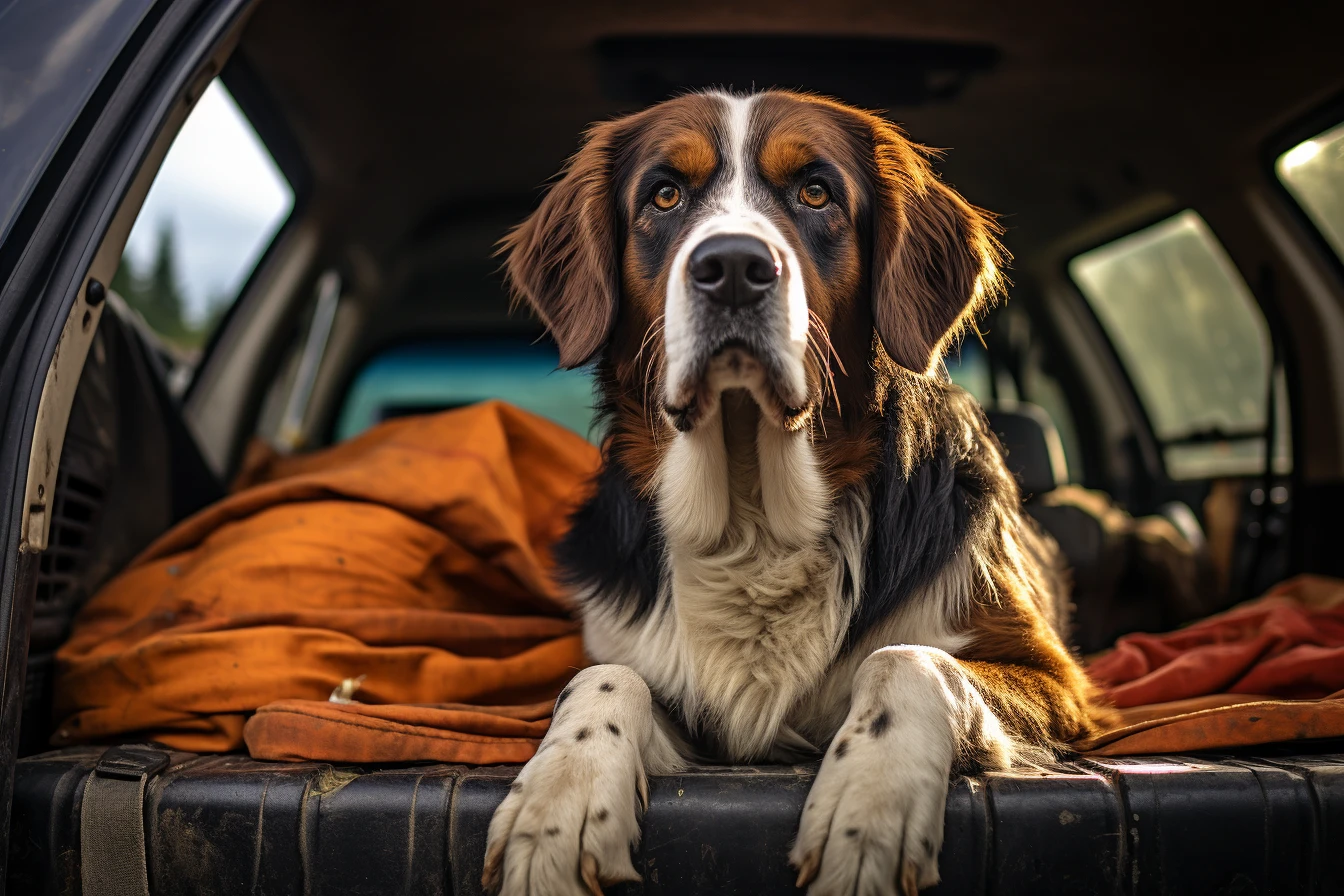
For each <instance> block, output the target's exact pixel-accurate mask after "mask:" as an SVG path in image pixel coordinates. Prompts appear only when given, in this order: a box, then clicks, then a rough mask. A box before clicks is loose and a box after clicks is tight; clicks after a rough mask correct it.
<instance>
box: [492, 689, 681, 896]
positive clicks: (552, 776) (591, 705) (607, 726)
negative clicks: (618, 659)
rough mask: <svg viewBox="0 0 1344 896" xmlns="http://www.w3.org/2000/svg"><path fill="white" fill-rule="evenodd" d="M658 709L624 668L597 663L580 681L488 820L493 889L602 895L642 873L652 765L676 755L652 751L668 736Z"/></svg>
mask: <svg viewBox="0 0 1344 896" xmlns="http://www.w3.org/2000/svg"><path fill="white" fill-rule="evenodd" d="M562 702H563V703H564V709H563V711H562V710H561V708H560V706H561V703H562ZM650 707H651V703H650V697H649V689H648V686H647V685H645V684H644V682H643V681H642V680H641V679H640V678H639V676H638V675H636V674H635V673H634V672H633V671H631V670H629V669H626V668H624V667H622V666H590V667H589V668H587V669H585V670H584V671H582V672H580V673H579V674H578V675H577V676H576V677H575V678H574V681H573V682H572V683H571V684H570V686H569V687H568V688H567V689H566V691H565V693H564V694H562V695H561V699H560V700H557V701H556V716H555V719H554V720H553V721H552V723H551V730H550V731H549V732H547V734H546V739H545V740H544V741H543V742H542V745H541V749H539V750H538V751H537V755H536V756H534V757H532V761H531V762H529V763H528V764H527V765H526V766H524V767H523V770H522V771H521V772H520V773H519V774H518V778H517V780H515V781H514V782H513V784H512V785H510V787H509V794H508V796H506V797H505V798H504V802H502V803H500V805H499V808H498V809H496V810H495V816H494V818H492V819H491V820H490V832H489V834H488V836H487V841H486V851H485V873H484V874H483V875H482V876H481V884H482V886H484V887H485V889H486V890H487V891H489V892H502V893H503V894H504V896H515V894H524V893H526V894H530V896H557V894H558V896H569V894H574V896H584V894H596V896H601V893H602V887H603V886H604V885H607V884H613V883H616V882H618V881H624V880H631V881H637V880H639V879H640V877H639V874H638V873H636V871H635V867H634V865H632V864H631V862H630V849H631V847H633V846H635V845H637V844H638V842H639V817H640V813H641V810H642V809H643V808H645V807H647V806H648V803H649V791H648V779H647V777H646V774H645V768H646V762H647V761H652V762H653V765H652V766H651V767H652V768H653V769H654V770H655V771H657V770H658V769H660V768H663V767H664V766H667V765H668V762H669V761H670V759H669V757H671V756H674V755H675V754H673V753H671V752H670V748H667V747H665V746H664V747H663V748H662V749H661V752H659V750H658V749H654V748H657V747H660V745H662V744H663V741H662V740H659V739H658V738H657V736H656V732H655V730H654V723H653V716H652V712H651V708H650ZM650 749H654V752H653V753H652V754H648V755H646V754H647V752H648V751H649V750H650ZM663 754H667V755H663ZM660 757H661V759H660ZM660 761H661V763H662V764H661V765H660V764H659V763H660Z"/></svg>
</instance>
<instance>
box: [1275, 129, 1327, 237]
mask: <svg viewBox="0 0 1344 896" xmlns="http://www.w3.org/2000/svg"><path fill="white" fill-rule="evenodd" d="M1274 172H1275V173H1276V174H1277V175H1278V176H1279V180H1280V181H1282V182H1283V185H1284V186H1285V187H1287V188H1288V192H1289V193H1291V194H1292V195H1293V198H1294V199H1296V200H1297V201H1298V203H1299V204H1300V205H1301V206H1302V208H1303V210H1304V211H1305V212H1306V213H1307V216H1308V217H1310V218H1311V220H1312V222H1313V223H1315V225H1316V226H1317V227H1318V228H1320V231H1321V233H1322V234H1324V235H1325V238H1326V240H1328V241H1329V243H1330V245H1331V246H1333V247H1334V249H1335V252H1336V253H1337V254H1338V255H1339V257H1340V258H1344V124H1340V125H1337V126H1336V127H1334V128H1332V129H1330V130H1328V131H1326V132H1325V133H1323V134H1318V135H1317V136H1315V137H1313V138H1311V139H1310V140H1306V141H1303V142H1302V143H1299V144H1298V145H1297V146H1294V147H1293V148H1292V149H1290V150H1288V151H1287V152H1285V153H1284V154H1283V155H1281V156H1279V158H1278V161H1277V162H1276V163H1275V165H1274Z"/></svg>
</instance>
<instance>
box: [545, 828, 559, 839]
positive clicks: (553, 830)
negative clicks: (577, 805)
mask: <svg viewBox="0 0 1344 896" xmlns="http://www.w3.org/2000/svg"><path fill="white" fill-rule="evenodd" d="M559 834H560V829H559V828H547V829H546V836H547V837H555V836H558V835H559Z"/></svg>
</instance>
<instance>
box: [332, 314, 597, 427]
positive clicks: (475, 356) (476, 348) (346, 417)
mask: <svg viewBox="0 0 1344 896" xmlns="http://www.w3.org/2000/svg"><path fill="white" fill-rule="evenodd" d="M559 360H560V359H559V356H558V355H557V354H556V352H555V349H554V347H552V346H551V345H549V344H546V343H542V344H537V345H533V344H531V343H529V342H526V341H521V342H520V341H515V340H488V339H479V340H471V341H466V340H462V341H443V342H428V343H420V344H416V345H409V346H404V347H401V348H396V349H390V350H388V351H385V352H383V353H382V354H380V355H378V356H376V357H375V358H374V359H373V360H371V361H370V362H369V363H368V364H367V365H365V366H364V367H363V369H361V370H360V372H359V374H358V375H357V376H356V377H355V380H354V383H353V384H352V385H351V387H350V391H349V392H347V393H346V397H345V400H344V402H343V403H342V407H341V410H340V413H339V415H338V416H337V422H336V432H335V437H336V439H337V440H338V441H340V440H343V439H348V438H350V437H351V436H355V435H358V434H359V433H361V432H363V431H364V430H366V429H368V428H369V427H371V426H373V425H374V424H376V423H380V422H382V421H384V420H390V419H392V418H395V417H403V416H406V415H409V414H426V413H434V412H437V411H446V410H450V409H452V408H457V407H462V406H464V405H468V404H474V403H475V402H478V401H485V400H486V399H490V398H498V399H502V400H504V401H507V402H509V403H511V404H514V405H517V406H518V407H520V408H522V409H523V410H526V411H531V412H532V413H534V414H537V415H539V416H542V417H546V418H547V419H549V420H552V421H554V422H556V423H559V424H560V425H561V426H566V427H568V428H570V429H572V430H573V431H574V432H576V433H578V434H579V435H581V436H585V437H587V438H592V439H596V438H598V435H599V434H598V433H597V432H596V431H595V429H594V427H593V416H594V413H593V378H592V375H591V374H590V373H589V372H588V371H586V370H558V369H556V365H557V364H558V363H559Z"/></svg>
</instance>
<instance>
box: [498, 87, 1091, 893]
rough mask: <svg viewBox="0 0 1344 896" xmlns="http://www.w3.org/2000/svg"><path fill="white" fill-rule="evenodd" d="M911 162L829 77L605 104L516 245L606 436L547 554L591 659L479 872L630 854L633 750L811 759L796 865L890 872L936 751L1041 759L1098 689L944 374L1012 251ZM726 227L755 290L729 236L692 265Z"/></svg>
mask: <svg viewBox="0 0 1344 896" xmlns="http://www.w3.org/2000/svg"><path fill="white" fill-rule="evenodd" d="M929 158H930V156H929V153H928V152H926V151H925V150H923V149H921V148H920V147H918V146H916V145H914V144H912V143H910V142H909V141H908V140H907V139H906V138H905V137H904V136H903V135H902V134H901V133H900V132H899V131H898V130H897V129H896V128H895V127H894V126H893V125H891V124H890V123H888V122H887V121H885V120H884V119H882V118H880V117H878V116H874V115H871V114H868V113H865V112H861V111H859V110H855V109H852V108H849V107H847V106H843V105H841V104H839V103H835V102H833V101H830V100H825V99H820V98H816V97H811V96H803V95H797V94H791V93H784V92H777V91H771V92H766V93H762V94H754V95H748V96H737V95H729V94H722V93H709V94H696V95H690V96H685V97H681V98H679V99H676V100H672V101H669V102H667V103H663V104H661V105H659V106H655V107H653V108H651V109H649V110H646V111H644V112H641V113H638V114H636V115H633V116H629V117H626V118H623V119H618V120H616V121H613V122H607V123H604V124H600V125H597V126H595V127H594V128H593V129H592V131H590V133H589V136H588V139H587V141H586V143H585V144H584V147H583V148H582V149H581V150H580V152H579V153H578V154H577V155H576V156H575V157H574V158H573V159H572V160H571V161H570V163H569V164H568V166H567V167H566V168H565V170H564V171H563V172H562V175H561V178H560V180H559V181H558V182H557V183H556V184H555V185H554V186H553V187H552V189H551V190H550V191H549V193H548V194H547V196H546V198H545V199H544V200H543V202H542V204H541V207H540V208H539V209H538V211H537V212H535V213H534V214H533V215H532V216H531V217H530V218H528V219H527V220H526V221H525V222H524V223H523V224H521V225H520V226H519V227H518V228H517V229H516V230H515V231H514V232H513V233H512V234H510V236H509V237H508V238H506V240H505V241H504V245H503V251H504V252H505V253H506V255H507V271H508V275H509V280H510V283H511V285H512V287H513V289H514V291H515V293H516V294H517V295H518V296H519V298H520V299H521V300H523V301H526V302H527V303H529V304H530V305H531V306H532V307H533V308H535V309H536V310H537V312H538V313H539V314H540V315H541V316H542V318H543V319H544V320H545V321H546V323H547V325H548V326H549V328H550V330H551V332H552V334H553V335H554V336H555V338H556V340H557V342H558V343H559V345H560V352H561V360H562V363H563V364H565V365H567V366H574V365H578V364H581V363H587V362H592V363H593V364H594V369H595V371H596V375H597V382H598V389H599V392H600V396H601V402H602V404H601V414H602V418H603V422H604V425H605V426H606V430H607V439H606V442H605V449H604V450H605V465H604V467H603V470H602V472H601V473H600V474H599V476H598V477H597V481H596V482H595V484H594V489H593V492H592V495H591V497H590V498H589V499H588V501H587V503H586V504H584V506H583V507H582V508H580V509H579V510H578V512H577V513H576V514H575V516H574V519H573V526H572V529H571V531H570V533H569V535H568V536H567V537H566V539H565V540H564V542H563V543H562V544H561V545H560V546H559V548H558V551H557V556H558V559H559V561H560V565H561V568H562V572H563V575H564V577H565V579H566V581H567V583H568V584H569V585H570V586H571V587H572V589H573V591H574V593H575V594H576V596H577V601H578V606H579V609H580V612H581V614H582V617H583V622H584V631H585V641H586V645H587V649H588V652H589V654H590V655H591V656H592V658H593V659H594V660H595V661H597V662H598V663H602V664H603V665H600V666H594V667H592V668H590V669H587V670H585V671H584V672H583V673H581V674H580V675H579V676H578V677H577V678H576V679H575V680H574V682H573V684H572V685H571V686H570V687H569V688H568V689H566V692H565V693H564V694H563V695H562V699H561V700H559V701H557V705H556V713H555V721H554V724H553V726H552V728H551V731H550V733H549V734H548V735H547V737H546V739H545V741H544V742H543V744H542V747H541V749H540V750H539V751H538V754H537V756H536V757H535V758H534V759H533V760H532V761H531V762H530V763H528V765H527V766H526V767H525V768H524V770H523V772H522V773H521V774H520V776H519V778H518V782H517V784H516V785H515V789H514V790H513V791H512V792H511V793H510V795H509V797H508V798H507V799H506V800H505V802H504V804H503V805H502V806H501V807H500V809H499V811H498V812H497V814H496V816H495V818H494V821H493V822H492V824H491V828H490V834H489V845H488V849H487V857H486V873H485V884H486V885H487V886H488V887H502V889H503V890H504V892H505V893H508V894H513V893H520V894H521V893H533V894H537V893H582V892H585V890H586V891H588V892H596V891H597V890H598V889H599V888H600V886H601V885H602V884H605V883H609V882H612V881H616V880H626V879H630V878H631V877H632V876H634V873H635V872H634V869H633V866H632V865H631V864H630V857H629V852H628V850H629V847H630V846H631V845H632V844H635V843H636V842H637V840H638V836H639V827H638V818H637V815H636V814H634V813H633V811H632V810H631V806H632V805H633V804H634V801H635V797H636V795H637V794H639V793H642V790H643V787H644V784H643V782H644V776H645V775H646V774H648V773H655V774H657V773H668V772H671V771H674V770H676V769H677V768H679V767H682V766H683V765H684V763H686V762H689V761H695V760H701V759H704V760H711V761H714V760H717V761H731V762H746V761H760V760H785V759H797V758H799V757H806V756H818V755H821V756H824V759H823V762H822V766H821V771H820V773H819V775H818V777H817V780H816V783H815V784H814V786H813V791H812V795H811V796H809V799H808V803H807V808H806V809H805V810H804V813H803V817H802V819H801V821H800V828H799V837H798V840H797V843H796V844H795V847H794V850H793V853H792V855H791V860H792V861H793V862H794V864H795V866H796V867H797V868H798V869H799V872H800V873H799V883H800V885H808V886H809V893H812V894H823V893H850V892H854V891H855V890H856V889H857V890H859V891H862V892H873V893H896V892H905V893H910V892H913V891H914V890H915V889H917V888H919V887H924V886H928V885H930V884H932V883H934V882H936V881H937V879H938V871H937V854H938V850H939V848H940V847H941V842H942V830H943V825H942V819H943V807H944V801H945V798H946V793H947V782H948V776H949V773H950V772H952V771H957V770H967V769H970V768H975V767H980V768H1002V767H1006V766H1008V765H1011V764H1013V763H1015V762H1043V761H1047V760H1048V759H1049V758H1050V757H1051V756H1052V755H1053V752H1054V751H1055V750H1058V749H1061V748H1063V747H1064V746H1065V745H1067V744H1068V742H1069V741H1071V740H1073V739H1076V738H1078V737H1080V736H1083V735H1086V734H1089V733H1091V732H1092V731H1093V730H1094V728H1095V726H1096V725H1097V724H1098V723H1099V721H1100V720H1101V719H1102V718H1103V716H1104V715H1105V710H1103V709H1101V708H1100V707H1099V706H1098V705H1097V704H1096V703H1095V701H1094V699H1093V695H1092V692H1091V690H1090V689H1089V685H1088V683H1087V680H1086V678H1085V676H1084V675H1083V673H1082V671H1081V669H1080V668H1079V666H1078V665H1077V663H1076V662H1075V660H1074V659H1073V657H1072V656H1071V654H1070V653H1069V651H1068V650H1067V649H1066V647H1065V646H1064V644H1063V642H1062V640H1061V637H1060V634H1059V632H1060V630H1061V627H1062V618H1063V617H1062V610H1061V608H1062V607H1063V606H1064V601H1065V597H1066V595H1065V589H1064V586H1063V582H1062V578H1061V576H1060V575H1059V570H1058V560H1057V555H1056V551H1055V548H1054V546H1053V545H1052V544H1051V543H1049V542H1048V541H1047V540H1046V539H1045V538H1044V537H1043V536H1042V535H1041V534H1039V533H1038V532H1037V531H1036V530H1035V529H1034V528H1033V527H1032V526H1031V525H1030V524H1029V523H1028V522H1027V521H1026V518H1025V517H1024V515H1023V514H1022V512H1021V510H1020V503H1021V500H1020V496H1019V494H1018V491H1017V487H1016V484H1015V483H1014V481H1013V479H1012V477H1011V476H1010V475H1009V474H1008V473H1007V471H1006V469H1005V467H1004V464H1003V459H1002V457H1001V454H1000V451H999V448H998V445H997V443H996V441H995V439H994V438H993V436H992V435H991V434H990V432H989V430H988V428H987V426H986V424H985V421H984V417H983V415H982V413H981V411H980V409H979V407H978V406H977V405H976V403H975V401H974V400H973V399H972V398H970V396H968V395H966V394H965V393H964V392H962V391H961V390H959V389H958V388H957V387H955V386H953V385H952V384H951V383H950V382H948V381H947V378H946V375H945V374H944V373H943V372H942V369H941V364H940V361H939V358H940V357H941V353H942V352H943V351H945V350H946V348H947V346H948V345H949V344H950V342H952V341H953V340H955V339H956V338H957V337H958V335H959V334H960V332H961V330H962V329H963V328H964V327H965V326H967V325H968V324H969V322H970V321H971V320H972V319H973V317H974V315H975V313H976V312H977V311H978V310H980V309H981V308H982V307H983V306H984V305H985V304H986V303H988V302H991V301H993V300H994V298H995V297H996V296H997V294H998V293H999V292H1000V290H1001V289H1002V285H1003V279H1002V273H1001V269H1002V265H1003V259H1004V253H1003V252H1002V250H1001V248H1000V247H999V244H998V241H997V238H996V234H997V231H996V228H995V225H994V224H993V222H992V220H991V218H990V217H989V216H988V215H987V214H985V213H984V212H982V211H980V210H978V209H976V208H974V207H973V206H971V205H969V204H968V203H966V202H965V201H964V200H963V199H962V198H961V197H959V196H958V195H957V194H956V193H955V192H954V191H953V190H951V189H950V188H949V187H947V186H946V185H945V184H943V183H942V181H941V180H940V179H939V178H938V177H937V175H936V174H935V173H934V172H933V170H932V168H931V167H930V165H929ZM725 235H731V236H732V237H733V239H734V240H736V241H737V242H736V243H734V245H738V246H740V245H745V244H750V245H752V246H757V247H758V249H759V251H760V252H767V251H768V253H769V255H768V257H769V258H771V259H773V260H774V274H773V275H770V274H769V272H768V270H765V271H764V273H761V272H760V270H761V269H759V268H758V274H756V275H753V276H756V277H757V278H758V281H759V282H757V283H756V286H753V287H752V288H753V289H756V290H758V291H761V290H763V291H764V293H765V298H763V299H760V300H758V301H754V302H752V303H747V304H737V303H734V304H725V303H724V302H723V301H722V300H721V299H718V298H715V296H716V294H717V293H716V292H715V290H716V289H718V288H719V287H717V286H714V285H713V284H712V283H710V281H709V280H707V279H706V276H707V275H706V274H705V270H709V271H710V275H709V276H711V277H712V276H713V272H714V271H716V270H722V271H727V272H728V273H725V274H723V276H746V275H741V274H735V273H733V271H736V270H737V269H736V268H733V267H732V264H733V262H732V260H731V258H729V257H728V256H724V258H725V259H728V260H727V261H725V262H724V265H726V266H721V268H714V267H713V266H712V265H711V266H710V267H709V268H707V269H704V268H702V269H698V270H692V265H691V258H692V253H694V252H696V250H697V248H702V247H711V248H712V247H713V246H715V245H726V244H725V243H724V241H723V240H719V242H718V243H714V242H713V241H714V240H715V238H716V237H723V236H725ZM744 241H745V242H744ZM756 241H758V242H756ZM707 251H709V249H708V248H702V254H703V252H707ZM716 251H717V250H716ZM725 251H727V250H725ZM696 257H700V256H696ZM714 257H715V259H717V258H718V256H714ZM756 257H763V256H760V255H759V254H758V256H756ZM715 263H717V262H715ZM761 278H764V279H761ZM707 283H708V284H709V285H706V284H707ZM762 284H764V285H762ZM753 295H755V293H753Z"/></svg>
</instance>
